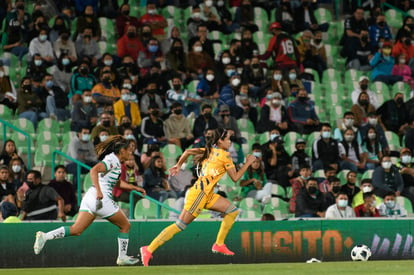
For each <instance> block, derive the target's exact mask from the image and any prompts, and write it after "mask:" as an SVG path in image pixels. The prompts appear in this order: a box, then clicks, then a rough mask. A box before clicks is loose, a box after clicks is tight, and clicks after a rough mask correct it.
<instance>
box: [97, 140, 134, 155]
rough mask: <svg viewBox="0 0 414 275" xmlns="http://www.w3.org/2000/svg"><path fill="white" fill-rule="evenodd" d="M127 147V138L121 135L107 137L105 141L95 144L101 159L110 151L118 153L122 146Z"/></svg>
mask: <svg viewBox="0 0 414 275" xmlns="http://www.w3.org/2000/svg"><path fill="white" fill-rule="evenodd" d="M127 147H128V140H126V139H125V138H123V137H122V136H121V135H115V136H110V137H108V138H107V139H106V140H105V141H103V142H101V143H99V144H98V145H96V147H95V150H96V154H97V155H98V159H99V160H103V159H104V158H105V156H106V155H109V154H110V153H112V152H113V153H115V154H118V153H119V151H120V150H121V149H122V148H127Z"/></svg>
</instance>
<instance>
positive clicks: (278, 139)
mask: <svg viewBox="0 0 414 275" xmlns="http://www.w3.org/2000/svg"><path fill="white" fill-rule="evenodd" d="M270 142H271V143H276V149H277V150H279V151H280V150H281V149H283V148H284V147H283V143H284V141H283V139H282V137H280V136H277V137H275V138H274V139H272V140H271V141H270Z"/></svg>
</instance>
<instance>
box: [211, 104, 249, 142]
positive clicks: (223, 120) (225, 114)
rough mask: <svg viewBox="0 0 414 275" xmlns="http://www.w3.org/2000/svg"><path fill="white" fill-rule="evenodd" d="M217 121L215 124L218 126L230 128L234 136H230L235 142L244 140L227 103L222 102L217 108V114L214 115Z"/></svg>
mask: <svg viewBox="0 0 414 275" xmlns="http://www.w3.org/2000/svg"><path fill="white" fill-rule="evenodd" d="M214 118H215V119H216V121H217V125H218V127H220V128H223V129H228V130H232V131H233V132H234V135H233V136H234V137H233V138H232V139H233V140H235V141H236V142H237V143H243V141H244V142H245V140H244V139H243V138H242V136H241V133H240V129H239V126H238V125H237V120H236V118H235V117H234V116H233V115H232V114H231V109H230V107H229V106H228V105H227V104H223V105H221V106H220V108H219V112H218V115H217V116H215V117H214Z"/></svg>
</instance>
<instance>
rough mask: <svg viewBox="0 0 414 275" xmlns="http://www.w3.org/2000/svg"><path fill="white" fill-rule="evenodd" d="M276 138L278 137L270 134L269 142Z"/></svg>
mask: <svg viewBox="0 0 414 275" xmlns="http://www.w3.org/2000/svg"><path fill="white" fill-rule="evenodd" d="M278 136H279V135H278V134H270V140H274V139H275V138H277V137H278Z"/></svg>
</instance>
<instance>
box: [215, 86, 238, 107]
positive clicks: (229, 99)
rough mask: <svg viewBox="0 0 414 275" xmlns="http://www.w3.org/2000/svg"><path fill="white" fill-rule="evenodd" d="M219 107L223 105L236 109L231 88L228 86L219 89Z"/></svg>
mask: <svg viewBox="0 0 414 275" xmlns="http://www.w3.org/2000/svg"><path fill="white" fill-rule="evenodd" d="M218 101H219V104H218V105H219V106H221V105H223V104H227V105H229V107H236V106H237V105H236V99H235V95H234V91H233V88H232V87H231V85H230V84H227V85H226V86H224V87H223V88H221V91H220V97H219V100H218Z"/></svg>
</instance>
